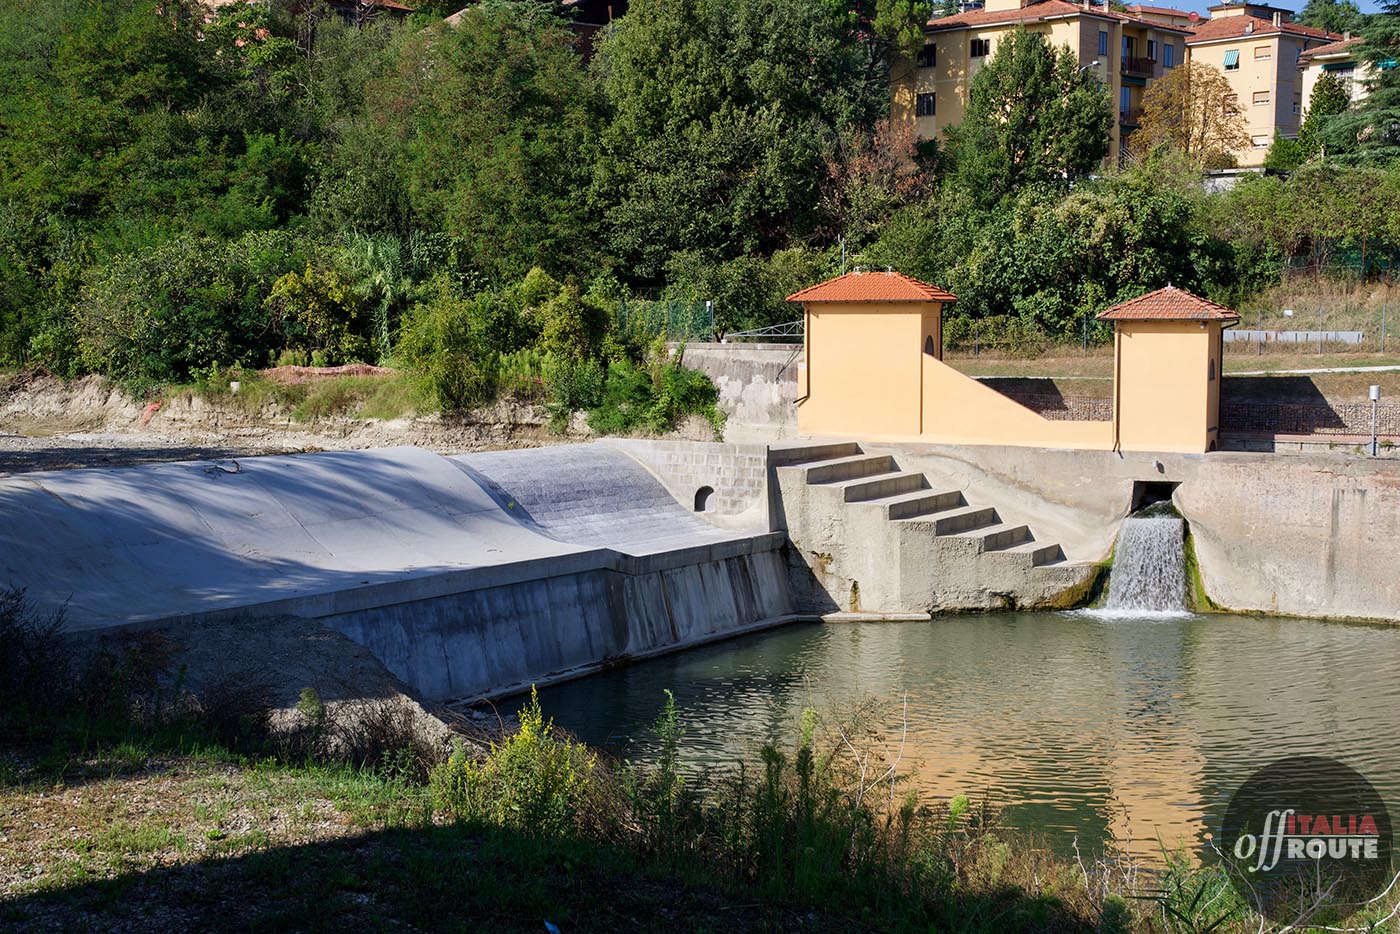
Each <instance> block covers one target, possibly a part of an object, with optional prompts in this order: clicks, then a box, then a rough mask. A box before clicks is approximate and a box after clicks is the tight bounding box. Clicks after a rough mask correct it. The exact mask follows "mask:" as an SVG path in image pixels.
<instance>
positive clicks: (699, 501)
mask: <svg viewBox="0 0 1400 934" xmlns="http://www.w3.org/2000/svg"><path fill="white" fill-rule="evenodd" d="M714 496H715V488H714V487H712V486H702V487H701V488H700V489H698V490H696V491H695V511H696V512H708V511H709V509H710V502H711V500H713V499H714Z"/></svg>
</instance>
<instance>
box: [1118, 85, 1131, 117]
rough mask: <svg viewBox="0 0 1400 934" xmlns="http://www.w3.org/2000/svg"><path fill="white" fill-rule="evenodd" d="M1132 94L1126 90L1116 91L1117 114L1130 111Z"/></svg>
mask: <svg viewBox="0 0 1400 934" xmlns="http://www.w3.org/2000/svg"><path fill="white" fill-rule="evenodd" d="M1132 105H1133V94H1132V91H1130V90H1129V89H1128V88H1119V89H1118V112H1119V113H1124V114H1125V113H1127V112H1128V111H1129V110H1132Z"/></svg>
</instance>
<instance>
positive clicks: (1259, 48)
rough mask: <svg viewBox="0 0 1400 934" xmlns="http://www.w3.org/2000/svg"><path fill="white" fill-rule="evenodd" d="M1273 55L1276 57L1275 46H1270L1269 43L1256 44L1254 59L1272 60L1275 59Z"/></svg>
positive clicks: (1260, 60)
mask: <svg viewBox="0 0 1400 934" xmlns="http://www.w3.org/2000/svg"><path fill="white" fill-rule="evenodd" d="M1273 57H1274V49H1273V46H1268V45H1256V46H1255V47H1254V60H1255V61H1256V62H1267V61H1271V60H1272V59H1273Z"/></svg>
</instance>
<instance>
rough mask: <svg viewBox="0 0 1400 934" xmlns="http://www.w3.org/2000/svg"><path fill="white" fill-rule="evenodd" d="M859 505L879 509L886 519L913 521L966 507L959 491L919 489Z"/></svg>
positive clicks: (869, 500)
mask: <svg viewBox="0 0 1400 934" xmlns="http://www.w3.org/2000/svg"><path fill="white" fill-rule="evenodd" d="M861 505H862V506H878V507H880V508H881V509H883V510H884V511H885V518H886V519H913V518H915V517H917V516H928V515H932V514H933V513H935V512H943V511H944V510H948V509H956V508H957V507H959V506H966V505H967V500H965V499H963V495H962V491H961V490H940V491H934V490H932V489H921V490H915V491H914V492H912V493H896V494H895V495H894V496H881V497H879V498H877V499H867V500H864V501H863V502H862V503H861Z"/></svg>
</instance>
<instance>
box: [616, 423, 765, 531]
mask: <svg viewBox="0 0 1400 934" xmlns="http://www.w3.org/2000/svg"><path fill="white" fill-rule="evenodd" d="M604 443H605V444H607V445H608V446H609V447H614V448H616V449H618V450H620V451H623V452H625V453H626V454H627V455H629V456H630V457H632V458H633V459H634V460H636V461H637V462H638V463H639V464H641V465H642V466H644V467H645V468H646V469H647V470H648V471H650V472H651V474H652V475H653V476H655V477H656V479H658V480H660V481H661V483H662V485H664V486H665V487H666V489H667V491H668V492H669V493H670V494H671V496H672V497H674V498H675V500H676V502H678V503H680V504H681V505H682V506H687V505H689V506H694V505H695V504H696V502H697V497H698V496H699V494H700V493H701V491H702V490H704V489H706V488H708V489H710V490H712V491H713V495H711V496H710V497H708V499H707V500H706V504H705V505H706V508H705V510H704V519H705V520H706V521H707V522H710V523H712V524H714V525H717V526H720V527H721V528H737V529H753V530H756V531H763V532H766V531H769V530H770V529H771V528H772V526H771V524H770V518H769V510H768V447H767V445H764V444H719V443H707V442H703V441H660V440H653V439H645V440H643V439H632V438H610V439H608V440H607V441H605V442H604Z"/></svg>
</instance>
